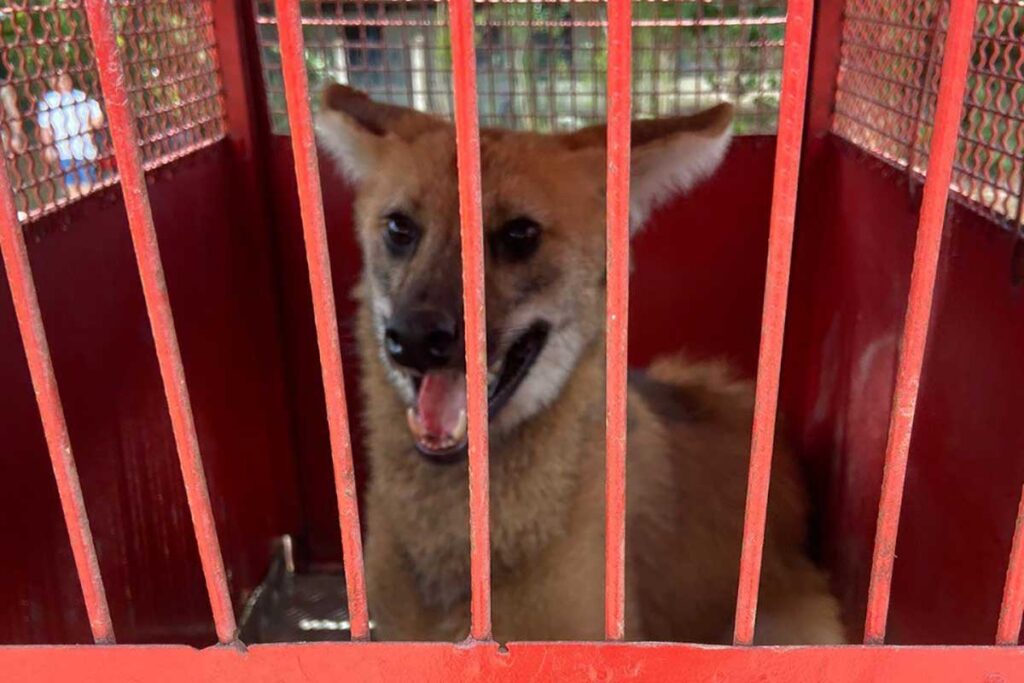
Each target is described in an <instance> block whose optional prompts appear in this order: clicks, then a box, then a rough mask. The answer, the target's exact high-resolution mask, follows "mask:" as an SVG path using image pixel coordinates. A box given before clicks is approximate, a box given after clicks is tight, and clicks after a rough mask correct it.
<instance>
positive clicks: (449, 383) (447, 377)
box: [416, 372, 466, 439]
mask: <svg viewBox="0 0 1024 683" xmlns="http://www.w3.org/2000/svg"><path fill="white" fill-rule="evenodd" d="M465 409H466V376H465V375H464V374H463V373H461V372H430V373H427V374H426V375H424V376H423V381H422V382H421V383H420V394H419V397H418V398H417V402H416V412H417V413H418V414H419V422H420V424H421V425H422V426H423V429H424V431H425V432H426V433H427V434H428V435H429V436H430V437H432V438H435V439H443V438H445V437H447V436H449V435H450V434H452V433H454V432H455V430H456V429H458V427H459V420H460V417H461V413H462V411H464V410H465Z"/></svg>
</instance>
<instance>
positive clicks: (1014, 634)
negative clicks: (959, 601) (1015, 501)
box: [996, 494, 1024, 645]
mask: <svg viewBox="0 0 1024 683" xmlns="http://www.w3.org/2000/svg"><path fill="white" fill-rule="evenodd" d="M1022 618H1024V494H1022V495H1021V499H1020V506H1019V508H1018V509H1017V523H1016V525H1015V526H1014V531H1013V546H1012V547H1011V548H1010V565H1009V567H1007V569H1006V584H1005V585H1004V586H1003V602H1002V605H1001V606H1000V608H999V626H998V628H997V630H996V645H1016V644H1017V643H1018V642H1020V626H1021V619H1022Z"/></svg>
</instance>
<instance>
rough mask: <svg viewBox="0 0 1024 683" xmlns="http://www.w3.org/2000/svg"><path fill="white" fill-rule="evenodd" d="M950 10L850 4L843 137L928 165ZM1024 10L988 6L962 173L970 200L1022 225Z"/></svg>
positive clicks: (1017, 2)
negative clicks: (1023, 45)
mask: <svg viewBox="0 0 1024 683" xmlns="http://www.w3.org/2000/svg"><path fill="white" fill-rule="evenodd" d="M948 13H949V3H948V1H943V0H924V1H923V2H922V1H919V0H918V1H915V2H910V1H909V0H904V1H902V2H895V1H894V0H882V1H879V0H848V2H847V4H846V20H845V25H844V28H843V45H842V59H841V64H840V71H839V81H838V89H837V94H836V114H835V118H834V121H833V129H834V130H835V132H836V133H837V134H839V135H841V136H843V137H844V138H846V139H848V140H850V141H851V142H853V143H855V144H857V145H859V146H861V147H863V148H865V149H866V150H868V151H870V152H872V153H874V154H876V155H878V156H880V157H882V158H884V159H886V160H888V161H890V162H892V163H894V164H896V165H898V166H901V167H905V168H908V169H909V170H910V171H911V172H913V173H916V174H921V175H923V174H924V173H925V169H926V168H927V163H928V149H929V145H930V142H931V134H932V118H933V116H934V113H935V106H936V97H937V92H938V77H939V69H940V67H941V65H942V57H943V55H942V51H943V42H944V38H945V33H946V28H947V24H948ZM1022 44H1024V2H1022V1H1021V0H1010V1H1007V0H980V3H979V6H978V12H977V17H976V23H975V39H974V51H973V55H972V59H971V68H970V75H969V79H968V87H967V94H966V95H965V108H964V116H963V120H962V123H961V130H960V140H959V147H958V153H957V159H956V164H955V167H954V172H953V182H952V186H953V189H954V190H956V195H955V196H957V197H958V199H960V200H961V201H964V202H967V203H969V204H971V205H972V206H974V207H976V208H980V209H981V210H983V211H985V212H987V213H988V214H990V215H991V216H992V217H994V218H997V219H999V220H1002V221H1005V222H1007V223H1009V224H1012V225H1016V226H1018V227H1019V226H1020V224H1021V210H1022V203H1021V194H1022V190H1024V48H1022Z"/></svg>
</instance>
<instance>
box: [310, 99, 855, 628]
mask: <svg viewBox="0 0 1024 683" xmlns="http://www.w3.org/2000/svg"><path fill="white" fill-rule="evenodd" d="M730 118H731V109H730V108H729V107H728V106H720V107H718V108H715V109H713V110H709V111H708V112H704V113H702V114H699V115H697V116H695V117H677V118H673V119H663V120H659V121H655V122H639V123H636V124H634V151H633V157H634V163H633V169H632V174H633V185H634V188H635V197H637V198H638V199H635V200H634V204H633V216H634V218H635V222H636V226H635V227H639V225H640V224H642V222H643V219H644V218H645V217H646V215H647V213H648V212H649V211H650V209H651V208H653V206H655V205H656V204H657V203H658V202H659V201H661V200H662V199H664V198H665V197H666V196H667V195H668V194H670V193H671V191H675V190H679V189H686V188H687V187H688V186H689V185H692V184H693V183H694V182H697V181H698V180H699V179H700V178H701V177H703V176H705V175H707V174H708V173H710V172H711V171H712V170H713V168H714V166H715V165H717V162H718V161H719V160H720V157H721V154H722V153H724V142H725V140H726V139H727V135H726V133H725V131H726V129H727V127H728V124H729V120H730ZM319 127H320V132H321V139H322V140H323V142H324V143H325V145H326V146H327V147H328V149H329V150H330V151H331V152H332V153H333V154H334V155H335V157H336V158H337V159H338V160H339V162H340V163H341V164H342V166H343V168H344V169H345V170H346V171H347V172H348V173H349V175H350V177H351V179H352V180H353V181H354V182H355V184H356V188H357V200H356V208H355V213H356V225H357V230H358V233H359V239H360V243H361V245H362V249H363V254H364V259H365V263H366V267H365V272H364V277H363V279H362V282H361V284H360V286H359V288H358V296H359V298H360V301H361V307H360V313H359V319H358V338H359V345H360V350H361V353H362V355H363V358H364V359H365V363H364V366H365V367H364V376H363V380H362V387H363V392H364V394H365V404H366V414H365V419H366V425H367V428H368V434H369V436H368V439H369V441H368V446H369V456H370V462H371V472H372V474H371V483H370V486H369V491H368V499H367V517H368V520H367V526H368V538H367V577H368V582H369V599H370V609H371V611H372V613H373V616H374V618H375V619H376V621H377V624H378V633H379V635H380V636H381V637H382V638H384V639H399V640H460V639H463V638H465V637H466V636H467V634H468V626H469V607H468V597H469V595H468V590H469V582H468V571H469V541H468V538H469V537H468V494H467V486H468V483H467V468H466V465H465V463H464V462H462V463H459V464H455V465H450V466H443V465H437V464H433V463H431V462H429V461H427V460H425V459H424V458H423V457H421V456H420V455H418V454H417V452H416V450H415V448H414V440H413V437H412V435H411V434H410V432H409V430H408V429H407V428H406V426H405V422H406V420H405V412H406V409H407V407H408V405H409V396H408V395H407V393H403V391H405V390H404V389H403V387H404V386H405V385H404V384H403V382H404V380H403V379H402V377H401V373H400V372H397V371H396V369H395V368H393V367H391V366H390V364H389V362H388V360H387V359H386V358H384V356H383V355H382V353H381V351H380V348H381V331H380V330H381V324H382V323H381V320H382V318H384V317H386V316H387V315H388V314H389V311H390V309H391V308H392V307H394V306H395V305H397V304H396V302H397V301H400V300H402V299H403V298H407V297H409V296H422V297H430V296H437V292H439V291H443V292H445V296H452V297H455V298H456V299H457V298H458V296H459V293H460V286H459V267H460V266H459V263H460V262H459V247H458V245H459V238H458V226H459V222H458V208H457V207H458V204H457V189H456V169H455V163H454V139H453V133H452V129H451V127H450V125H449V124H446V123H444V122H442V121H439V120H437V119H433V118H431V117H428V116H425V115H422V114H418V113H415V112H412V111H409V110H405V109H401V108H397V107H387V106H384V105H379V104H375V103H373V102H371V101H370V100H368V99H367V98H365V96H363V95H362V94H360V93H357V92H355V91H352V90H350V89H348V88H344V87H342V86H333V87H332V88H330V89H328V91H327V93H326V96H325V106H324V110H323V112H322V113H321V118H320V121H319ZM481 153H482V171H483V187H484V197H483V211H484V219H485V230H487V231H492V230H495V229H497V227H498V226H500V225H501V224H502V222H503V221H505V220H508V219H509V218H512V217H515V216H517V215H520V214H524V213H526V214H529V215H530V216H531V217H532V218H534V219H535V220H536V221H537V222H538V223H540V224H541V225H542V226H543V242H542V247H541V249H540V250H539V251H538V253H537V254H536V255H535V256H534V257H533V258H531V259H530V261H529V262H527V263H520V264H515V265H507V264H501V263H495V262H494V261H493V259H491V258H490V257H488V261H487V275H486V284H487V316H488V342H489V353H490V354H491V355H492V356H493V357H495V358H500V356H501V354H503V353H504V351H505V350H507V347H508V345H509V344H510V343H511V340H512V338H513V333H514V330H512V331H510V330H509V328H510V327H515V326H516V325H517V324H521V320H522V317H523V316H524V315H525V314H527V313H528V314H530V315H535V316H539V317H542V318H544V319H545V320H549V321H550V322H551V323H552V326H553V329H554V330H555V332H553V337H552V339H553V341H552V342H550V344H551V345H552V351H551V353H552V354H556V353H557V354H558V355H557V356H555V355H552V357H551V358H548V359H546V360H545V361H544V363H542V362H541V361H540V360H539V361H538V364H537V366H536V367H535V368H534V370H533V371H532V372H531V375H530V378H528V380H527V381H525V382H524V384H523V385H522V387H521V388H520V390H519V392H518V393H517V397H516V398H515V399H513V402H511V403H510V404H509V407H508V408H506V409H505V410H504V411H502V413H500V414H499V416H498V417H497V418H495V419H494V420H492V425H491V432H492V439H491V453H490V462H491V510H492V522H491V538H492V567H493V568H492V571H493V618H494V634H495V638H497V639H498V640H501V641H506V640H536V639H581V640H586V639H600V638H602V637H603V623H604V621H603V608H604V603H603V600H604V590H603V581H604V556H603V552H604V415H603V410H604V344H603V332H604V330H603V320H604V311H603V306H604V295H605V291H604V270H603V269H604V249H605V244H604V195H603V183H604V177H603V176H604V148H603V130H602V129H601V128H600V127H597V128H593V129H585V130H583V131H579V132H577V133H575V134H570V135H561V136H555V135H551V136H546V135H538V134H528V133H513V132H509V131H484V132H483V134H482V136H481ZM687 155H691V157H692V158H690V157H688V156H687ZM701 155H703V156H701ZM687 164H689V165H687ZM673 174H674V175H673ZM396 204H400V205H401V207H402V208H403V210H404V211H408V212H412V213H414V214H415V216H416V218H417V220H418V221H420V222H421V223H422V224H423V226H424V237H423V244H422V245H421V246H420V247H419V249H418V251H417V253H416V256H415V257H414V258H412V259H411V260H407V261H403V262H397V261H395V259H393V258H390V257H389V256H388V255H387V253H386V252H385V251H384V250H383V247H382V243H381V239H380V232H381V217H382V216H383V215H385V214H386V213H387V212H388V211H390V210H393V209H394V208H395V205H396ZM557 335H561V336H557ZM545 353H547V351H545ZM489 357H490V356H489ZM542 358H543V357H542ZM564 359H568V360H564ZM542 371H543V372H545V373H547V375H546V376H544V377H541V376H539V375H538V376H537V377H533V375H534V373H540V372H542ZM519 394H522V396H519ZM535 399H536V400H535ZM516 401H518V403H517V402H516ZM751 412H752V393H751V388H750V386H749V385H748V384H747V383H745V382H739V381H736V380H735V379H733V378H732V377H730V376H729V374H728V372H727V370H726V369H725V368H723V367H720V366H717V365H714V364H698V365H695V364H690V363H687V362H686V361H685V360H683V359H682V358H679V357H674V358H665V359H661V360H659V361H657V362H655V363H654V364H653V365H652V367H651V368H650V369H649V371H648V372H647V373H646V375H645V376H643V377H640V378H637V381H635V382H631V389H630V394H629V435H628V438H629V455H628V458H627V463H628V466H627V478H628V479H627V481H628V484H627V572H626V578H627V595H626V597H627V614H626V624H627V636H628V637H629V638H631V639H647V640H683V641H696V642H711V643H719V642H726V641H727V640H728V639H729V638H730V636H731V629H732V620H733V610H734V607H735V598H736V586H737V568H738V563H739V549H740V537H741V532H742V518H743V503H744V496H745V486H746V472H747V461H748V449H749V434H750V426H751ZM807 515H808V511H807V501H806V494H805V492H804V490H803V486H802V482H801V478H800V474H799V471H798V467H797V463H796V460H795V459H794V457H793V455H792V454H791V453H790V451H788V450H787V449H786V448H785V447H784V446H782V445H781V444H780V445H779V447H778V448H777V449H776V454H775V467H774V473H773V480H772V489H771V498H770V503H769V525H768V534H767V540H766V544H765V549H764V568H763V571H762V582H761V599H760V610H759V615H758V642H771V643H836V642H842V640H843V634H842V628H841V626H840V620H839V616H838V607H837V603H836V602H835V600H834V599H833V598H832V596H831V595H830V594H829V592H828V589H827V585H826V581H825V578H824V576H823V575H822V574H821V572H819V570H817V569H816V568H815V567H814V566H813V564H812V563H811V561H810V560H809V559H808V558H807V556H806V548H805V543H806V526H807Z"/></svg>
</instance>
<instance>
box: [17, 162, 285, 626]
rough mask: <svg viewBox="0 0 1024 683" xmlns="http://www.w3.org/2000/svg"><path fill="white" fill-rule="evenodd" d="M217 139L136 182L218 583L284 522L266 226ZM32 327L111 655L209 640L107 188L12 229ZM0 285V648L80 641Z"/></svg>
mask: <svg viewBox="0 0 1024 683" xmlns="http://www.w3.org/2000/svg"><path fill="white" fill-rule="evenodd" d="M236 164H237V162H236V160H235V158H234V157H233V155H232V151H231V147H230V146H229V145H228V144H227V143H220V144H217V145H215V146H214V147H212V148H209V149H207V150H204V151H202V152H200V153H198V154H196V155H193V156H191V157H189V158H187V159H184V160H181V161H178V162H175V163H173V164H171V165H170V166H167V167H164V168H162V169H161V170H159V171H157V172H155V173H154V174H152V175H151V182H150V193H151V196H152V200H153V209H154V214H155V216H156V225H157V230H158V233H159V238H160V242H161V245H160V246H161V249H162V251H163V255H164V264H165V267H166V271H167V279H168V286H169V290H170V295H171V301H172V304H173V306H174V314H175V321H176V323H177V327H178V331H179V335H180V339H181V346H182V352H183V356H184V362H185V369H186V373H187V375H188V379H189V384H190V387H191V389H192V398H193V403H194V405H195V412H196V419H197V428H198V432H199V440H200V445H201V447H202V449H203V453H204V456H205V463H206V472H207V475H208V477H209V482H210V489H211V497H212V499H213V501H214V514H215V516H216V519H217V522H218V527H219V530H220V533H221V539H222V543H223V545H224V551H225V558H226V562H227V566H228V572H229V576H230V583H231V585H232V587H233V589H234V592H235V593H236V595H238V596H241V595H243V594H244V593H245V591H246V590H248V589H251V588H252V587H253V586H255V585H256V584H257V583H258V582H259V581H260V580H261V579H262V576H263V572H264V571H265V569H266V565H267V558H268V556H269V551H270V541H271V539H272V538H273V537H274V536H276V535H278V534H280V533H282V532H284V531H286V530H288V529H292V528H294V527H295V526H296V525H297V512H298V508H297V503H296V495H295V493H296V489H295V487H294V483H293V482H294V481H295V474H294V461H293V459H292V456H291V451H292V448H291V443H290V434H289V429H290V425H289V415H290V406H289V405H288V402H287V400H286V395H285V392H284V383H283V375H282V372H281V367H282V366H281V361H282V350H281V346H280V343H279V333H278V320H277V310H278V307H277V294H276V285H275V280H274V274H273V270H272V267H271V254H272V248H271V245H270V242H269V238H270V235H269V234H267V233H266V231H259V230H254V229H253V227H252V226H253V221H252V220H251V217H250V216H249V215H248V213H247V212H248V211H249V210H250V207H253V206H254V203H253V202H252V201H249V202H248V203H246V202H240V201H239V196H240V193H239V184H238V182H237V180H236V179H237V178H238V177H239V175H240V174H239V173H238V171H237V166H236ZM27 236H28V242H29V255H30V258H31V262H32V266H33V269H34V273H35V278H36V283H37V288H38V291H39V298H40V302H41V306H42V311H43V318H44V323H45V325H46V329H47V333H48V335H49V339H50V348H51V351H52V353H53V359H54V366H55V371H56V375H57V380H58V382H59V384H60V389H61V394H62V398H63V402H64V408H65V411H66V413H67V419H68V424H69V429H70V433H71V442H72V444H73V447H74V449H75V455H76V458H77V462H78V467H79V471H80V473H81V477H82V486H83V490H84V495H85V501H86V504H87V506H88V510H89V515H90V519H91V522H92V528H93V532H94V534H95V537H96V545H97V548H98V552H99V559H100V566H101V569H102V571H103V576H104V579H105V582H106V589H107V595H108V597H109V599H110V604H111V611H112V613H113V619H114V623H115V626H116V628H117V634H118V639H119V641H121V642H168V641H176V642H189V643H196V644H201V643H209V642H211V640H212V638H213V635H212V627H211V623H210V613H209V606H208V601H207V598H206V593H205V589H204V587H203V579H202V575H201V573H200V571H199V566H198V557H197V555H196V547H195V541H194V539H193V535H192V529H191V524H190V522H189V517H188V511H187V508H186V506H185V498H184V489H183V487H182V484H181V473H180V470H179V468H178V463H177V458H176V456H175V452H174V444H173V439H172V436H171V431H170V422H169V419H168V415H167V407H166V403H165V399H164V395H163V389H162V387H161V384H160V379H159V374H158V371H157V366H156V358H155V356H154V349H153V342H152V338H151V336H150V332H149V327H148V323H147V321H146V315H145V311H144V308H143V303H142V296H141V288H140V284H139V280H138V274H137V271H136V269H135V261H134V257H133V254H132V249H131V243H130V240H129V236H128V229H127V224H126V220H125V214H124V208H123V205H122V203H121V200H120V192H119V189H118V188H112V189H110V190H106V191H103V192H101V193H99V194H98V195H96V196H93V197H90V198H88V199H87V200H84V201H82V202H80V203H79V204H77V205H76V206H74V207H71V208H69V209H66V210H64V211H62V212H60V213H58V214H55V215H53V216H51V217H47V218H45V219H43V220H41V221H39V222H37V223H33V224H32V225H30V226H29V227H28V229H27ZM0 282H3V284H2V285H0V386H2V387H3V397H4V398H3V406H4V408H3V410H0V443H3V444H4V448H3V455H2V457H0V462H2V465H0V468H2V474H0V536H2V537H3V538H4V540H5V548H6V552H5V553H4V561H3V562H0V585H2V586H3V587H4V588H3V596H2V599H0V605H2V607H0V642H5V643H59V642H90V638H89V632H88V626H87V623H86V620H85V612H84V606H83V604H82V598H81V592H80V589H79V587H78V581H77V578H76V576H75V571H74V566H73V564H72V561H71V554H70V548H69V546H68V542H67V533H66V531H65V529H64V523H63V519H62V517H61V513H60V506H59V504H58V501H57V496H56V487H55V485H54V481H53V473H52V471H51V470H50V466H49V461H48V458H47V455H46V449H45V444H44V442H43V439H42V431H41V427H40V424H39V414H38V411H37V409H36V407H35V399H34V397H33V394H32V388H31V385H30V383H29V379H28V371H27V368H26V365H25V360H24V354H23V353H22V351H21V343H20V340H19V338H18V334H17V327H16V325H15V322H14V314H13V311H12V308H11V302H10V297H9V293H8V291H7V286H6V280H5V279H4V280H0Z"/></svg>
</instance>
